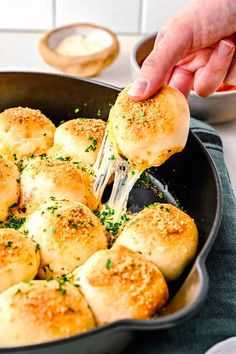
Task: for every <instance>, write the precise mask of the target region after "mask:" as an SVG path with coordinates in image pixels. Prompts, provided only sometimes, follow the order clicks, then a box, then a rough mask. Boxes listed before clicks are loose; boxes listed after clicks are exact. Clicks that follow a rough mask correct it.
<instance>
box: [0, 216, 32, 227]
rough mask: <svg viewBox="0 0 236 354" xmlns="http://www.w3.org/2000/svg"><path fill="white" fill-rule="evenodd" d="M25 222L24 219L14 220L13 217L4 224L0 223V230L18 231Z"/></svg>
mask: <svg viewBox="0 0 236 354" xmlns="http://www.w3.org/2000/svg"><path fill="white" fill-rule="evenodd" d="M25 221H26V218H14V217H13V216H12V217H10V218H9V221H8V222H6V223H0V228H11V229H15V230H18V229H19V228H20V227H21V226H22V225H23V224H24V222H25Z"/></svg>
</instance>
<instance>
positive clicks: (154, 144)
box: [108, 85, 190, 171]
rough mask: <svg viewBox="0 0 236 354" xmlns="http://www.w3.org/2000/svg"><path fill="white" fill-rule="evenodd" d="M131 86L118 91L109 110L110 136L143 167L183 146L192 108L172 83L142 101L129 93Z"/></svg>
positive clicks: (119, 150) (121, 152) (127, 156)
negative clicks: (114, 101) (134, 98)
mask: <svg viewBox="0 0 236 354" xmlns="http://www.w3.org/2000/svg"><path fill="white" fill-rule="evenodd" d="M129 89H130V85H129V86H127V87H126V88H125V89H124V90H123V91H122V92H121V93H120V94H119V96H118V98H117V100H116V103H115V105H114V107H113V108H112V110H111V112H110V116H109V122H108V131H109V137H110V140H111V141H112V142H113V143H114V144H115V145H116V148H117V150H118V152H119V153H120V154H121V155H123V156H125V157H126V158H127V159H128V160H129V162H130V163H131V164H132V165H133V166H140V167H139V169H140V170H141V171H143V170H145V169H146V168H148V167H151V166H158V165H160V164H162V163H163V162H164V161H165V160H167V159H168V158H169V157H170V156H171V155H173V154H174V153H176V152H178V151H181V150H182V149H183V148H184V146H185V144H186V141H187V137H188V131H189V122H190V119H189V117H190V114H189V108H188V103H187V100H186V98H185V97H184V95H183V94H182V93H180V92H179V91H178V90H176V89H175V88H173V87H170V86H163V87H162V88H161V90H159V91H158V92H157V93H155V94H154V95H153V96H152V97H150V98H148V99H146V100H145V101H140V102H135V101H134V100H133V99H132V98H131V97H130V96H129V95H128V91H129Z"/></svg>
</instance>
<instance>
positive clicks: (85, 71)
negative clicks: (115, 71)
mask: <svg viewBox="0 0 236 354" xmlns="http://www.w3.org/2000/svg"><path fill="white" fill-rule="evenodd" d="M76 34H78V35H82V36H85V37H88V38H92V39H93V40H96V41H97V42H100V43H101V44H104V45H105V46H106V47H105V48H104V49H102V50H101V51H98V52H95V53H91V54H88V55H78V56H70V55H62V54H59V53H57V52H56V50H55V49H56V47H57V46H58V45H59V43H60V42H61V41H62V40H63V39H65V38H66V37H68V36H72V35H76ZM39 50H40V53H41V55H42V57H43V58H44V60H45V62H46V63H48V64H49V65H51V66H53V67H55V68H56V69H58V70H60V71H62V72H65V73H69V74H72V75H77V76H81V77H89V76H95V75H97V74H98V73H99V72H100V71H102V70H103V69H105V68H106V67H107V66H109V65H110V64H111V63H112V62H113V61H114V60H115V58H116V57H117V55H118V53H119V42H118V39H117V36H116V34H115V33H114V32H112V31H111V30H109V29H107V28H105V27H102V26H98V25H94V24H90V23H77V24H73V25H69V26H64V27H59V28H56V29H54V30H52V31H50V32H47V33H45V35H44V36H43V38H42V39H41V41H40V43H39Z"/></svg>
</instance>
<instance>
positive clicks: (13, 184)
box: [0, 156, 19, 221]
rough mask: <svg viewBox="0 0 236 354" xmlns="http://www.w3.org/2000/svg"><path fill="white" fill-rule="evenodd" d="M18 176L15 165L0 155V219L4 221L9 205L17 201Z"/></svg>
mask: <svg viewBox="0 0 236 354" xmlns="http://www.w3.org/2000/svg"><path fill="white" fill-rule="evenodd" d="M18 178H19V172H18V169H17V167H16V165H15V164H14V163H13V162H10V161H8V160H6V159H4V158H3V157H1V156H0V221H5V219H6V218H7V216H8V209H9V207H10V206H12V205H13V204H15V203H17V202H18V197H19V183H18Z"/></svg>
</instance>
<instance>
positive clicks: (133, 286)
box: [73, 247, 168, 325]
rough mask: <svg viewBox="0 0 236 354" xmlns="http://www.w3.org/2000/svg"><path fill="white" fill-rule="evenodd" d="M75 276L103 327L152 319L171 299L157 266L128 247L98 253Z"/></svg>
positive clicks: (75, 272)
mask: <svg viewBox="0 0 236 354" xmlns="http://www.w3.org/2000/svg"><path fill="white" fill-rule="evenodd" d="M73 276H74V279H75V280H74V281H75V284H79V285H80V288H81V291H82V293H83V294H84V296H85V298H86V300H87V302H88V304H89V305H90V307H91V309H92V311H93V313H94V315H95V318H96V320H97V323H98V324H100V325H102V324H106V323H110V322H112V321H116V320H121V319H125V318H135V319H148V318H150V317H151V316H152V315H153V314H154V313H155V312H156V311H158V310H159V309H160V308H161V307H163V306H164V305H165V303H166V301H167V299H168V288H167V284H166V281H165V279H164V277H163V275H162V273H161V272H160V271H159V269H158V268H157V266H156V265H155V264H154V263H153V262H151V261H149V260H146V259H145V258H144V257H142V256H141V255H140V254H137V253H134V252H132V251H130V250H128V249H127V248H125V247H117V248H116V249H110V250H102V251H98V252H96V253H95V254H93V255H92V256H91V257H90V258H89V259H88V260H87V262H86V263H85V264H84V265H83V266H81V267H79V268H78V269H76V270H75V271H74V272H73Z"/></svg>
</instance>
